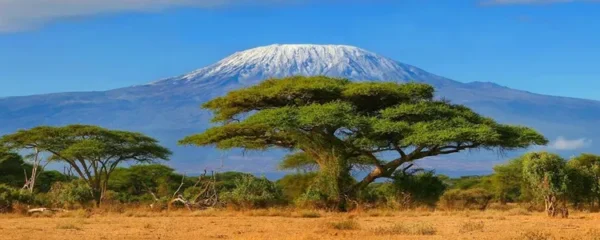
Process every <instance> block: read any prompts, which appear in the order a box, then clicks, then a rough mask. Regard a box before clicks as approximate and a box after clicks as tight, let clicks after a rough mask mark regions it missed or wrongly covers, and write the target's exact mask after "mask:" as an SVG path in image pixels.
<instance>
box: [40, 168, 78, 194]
mask: <svg viewBox="0 0 600 240" xmlns="http://www.w3.org/2000/svg"><path fill="white" fill-rule="evenodd" d="M72 180H73V177H69V176H67V175H64V174H62V173H61V172H59V171H44V172H42V173H40V176H39V177H38V178H37V181H36V185H35V189H36V190H37V192H41V193H46V192H48V191H50V189H51V188H52V185H54V183H56V182H68V181H72Z"/></svg>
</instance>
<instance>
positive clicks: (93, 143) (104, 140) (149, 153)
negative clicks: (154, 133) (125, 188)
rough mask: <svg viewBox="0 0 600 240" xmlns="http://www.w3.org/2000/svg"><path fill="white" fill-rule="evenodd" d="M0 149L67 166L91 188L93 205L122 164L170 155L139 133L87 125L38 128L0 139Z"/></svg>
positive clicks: (99, 198) (158, 158)
mask: <svg viewBox="0 0 600 240" xmlns="http://www.w3.org/2000/svg"><path fill="white" fill-rule="evenodd" d="M0 146H1V147H5V148H7V149H11V150H23V149H31V148H35V149H37V150H39V151H41V152H46V153H50V154H51V155H52V157H51V158H50V160H52V161H62V162H65V163H67V164H69V165H70V166H71V167H72V168H73V170H74V171H75V172H76V173H77V174H78V175H79V177H80V178H81V179H82V180H85V181H86V182H87V183H88V185H89V186H90V187H91V188H92V194H93V195H94V200H95V202H96V205H97V206H99V205H100V202H101V194H102V192H104V191H105V190H106V187H107V185H108V180H109V177H110V175H111V173H112V172H113V171H114V169H115V168H117V166H118V165H119V164H121V163H123V162H126V161H133V162H152V161H155V160H161V159H163V160H166V159H168V157H169V155H170V154H171V152H170V151H169V150H168V149H166V148H164V147H161V146H160V145H159V144H158V141H157V140H155V139H153V138H150V137H147V136H145V135H143V134H141V133H134V132H126V131H117V130H109V129H105V128H101V127H97V126H89V125H69V126H65V127H49V126H40V127H35V128H32V129H29V130H19V131H18V132H16V133H13V134H10V135H6V136H3V137H2V138H1V139H0Z"/></svg>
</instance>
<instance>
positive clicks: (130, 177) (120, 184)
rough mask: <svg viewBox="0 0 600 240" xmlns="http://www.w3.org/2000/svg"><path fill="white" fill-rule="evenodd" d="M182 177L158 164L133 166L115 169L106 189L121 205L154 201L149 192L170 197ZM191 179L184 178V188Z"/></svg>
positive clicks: (190, 182)
mask: <svg viewBox="0 0 600 240" xmlns="http://www.w3.org/2000/svg"><path fill="white" fill-rule="evenodd" d="M182 178H183V176H181V175H179V174H176V173H175V172H174V170H173V169H172V168H170V167H168V166H164V165H159V164H147V165H146V164H143V165H134V166H131V167H129V168H117V169H115V171H114V172H113V174H112V175H111V178H110V179H109V181H108V189H109V190H112V191H115V192H116V193H117V195H116V196H115V198H116V200H118V201H120V202H123V203H131V202H144V201H148V202H151V201H154V199H153V197H152V195H151V194H150V192H152V193H154V194H156V195H157V196H158V197H166V196H169V197H170V196H171V195H172V194H173V192H174V191H175V189H177V187H178V186H179V184H181V179H182ZM192 182H193V179H192V178H186V179H185V182H184V183H185V184H186V186H189V185H191V184H192Z"/></svg>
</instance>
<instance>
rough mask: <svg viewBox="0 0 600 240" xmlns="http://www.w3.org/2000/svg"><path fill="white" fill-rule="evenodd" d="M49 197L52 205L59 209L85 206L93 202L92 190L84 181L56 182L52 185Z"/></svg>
mask: <svg viewBox="0 0 600 240" xmlns="http://www.w3.org/2000/svg"><path fill="white" fill-rule="evenodd" d="M48 197H49V198H50V199H51V201H52V205H54V206H57V207H65V208H73V207H76V206H85V205H86V204H87V203H89V202H90V201H92V200H93V199H94V198H93V196H92V189H91V188H90V187H89V186H88V185H87V183H85V182H84V181H80V180H75V181H72V182H67V183H63V182H56V183H54V185H52V188H51V189H50V192H48Z"/></svg>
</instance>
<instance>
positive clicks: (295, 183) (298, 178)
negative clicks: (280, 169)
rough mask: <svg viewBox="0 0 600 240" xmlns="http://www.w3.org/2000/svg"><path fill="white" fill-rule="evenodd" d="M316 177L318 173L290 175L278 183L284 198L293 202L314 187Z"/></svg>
mask: <svg viewBox="0 0 600 240" xmlns="http://www.w3.org/2000/svg"><path fill="white" fill-rule="evenodd" d="M316 177H317V173H314V172H310V173H297V174H289V175H285V176H284V177H283V178H281V179H279V180H277V182H276V183H277V185H278V186H279V187H280V188H281V189H282V191H283V195H284V197H285V198H286V199H287V200H288V201H290V202H293V201H294V200H296V199H297V198H299V197H300V196H302V194H304V193H305V192H306V191H307V190H308V188H309V187H310V186H311V185H313V182H314V180H315V178H316Z"/></svg>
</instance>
